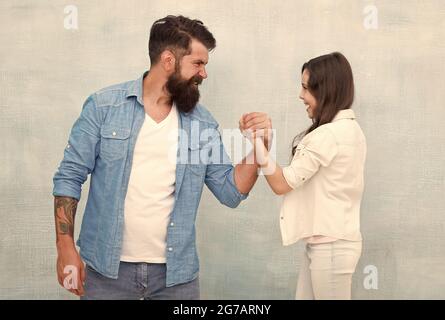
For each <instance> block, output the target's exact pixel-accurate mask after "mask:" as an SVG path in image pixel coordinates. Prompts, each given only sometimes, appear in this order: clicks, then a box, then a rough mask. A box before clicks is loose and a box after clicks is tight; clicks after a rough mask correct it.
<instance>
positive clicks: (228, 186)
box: [205, 130, 249, 208]
mask: <svg viewBox="0 0 445 320" xmlns="http://www.w3.org/2000/svg"><path fill="white" fill-rule="evenodd" d="M215 135H216V136H215V137H213V143H212V150H214V151H216V154H217V156H216V157H214V158H213V160H216V161H213V163H210V164H208V165H207V170H206V177H205V184H206V185H207V187H208V188H209V189H210V191H211V192H212V193H213V195H214V196H215V197H216V198H217V199H218V200H219V202H221V203H222V204H224V205H226V206H228V207H230V208H236V207H237V206H238V205H239V204H240V202H241V201H243V200H245V199H246V198H247V197H248V196H249V194H248V193H246V194H244V193H241V192H239V190H238V188H237V187H236V184H235V178H234V174H235V167H234V166H233V164H232V162H231V160H230V158H229V156H228V155H227V152H226V151H225V149H224V145H223V143H222V141H221V135H220V134H219V132H218V131H217V130H215Z"/></svg>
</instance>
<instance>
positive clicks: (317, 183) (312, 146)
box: [280, 109, 366, 245]
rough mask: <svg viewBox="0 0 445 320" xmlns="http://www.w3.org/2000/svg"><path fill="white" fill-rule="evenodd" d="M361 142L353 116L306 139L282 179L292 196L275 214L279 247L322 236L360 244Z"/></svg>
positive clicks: (342, 114) (340, 116)
mask: <svg viewBox="0 0 445 320" xmlns="http://www.w3.org/2000/svg"><path fill="white" fill-rule="evenodd" d="M365 158H366V139H365V136H364V134H363V132H362V130H361V128H360V126H359V124H358V123H357V121H356V120H355V114H354V111H353V110H351V109H347V110H341V111H339V112H338V113H337V115H336V116H335V118H334V119H333V120H332V122H330V123H327V124H324V125H322V126H320V127H318V128H317V129H315V130H313V131H312V132H310V133H309V134H307V135H306V136H305V137H304V138H303V139H302V140H301V142H300V143H299V144H298V146H297V150H296V152H295V155H294V157H293V159H292V162H291V163H290V165H289V166H288V167H285V168H283V175H284V178H285V179H286V181H287V183H288V184H289V186H290V187H292V189H293V190H292V191H290V192H288V193H287V194H285V195H284V199H283V203H282V206H281V211H280V228H281V235H282V240H283V245H290V244H293V243H295V242H297V241H298V240H300V239H302V238H306V237H311V236H314V235H322V236H327V237H332V238H337V239H344V240H351V241H360V240H362V236H361V233H360V204H361V200H362V195H363V188H364V181H363V180H364V178H363V175H364V166H365Z"/></svg>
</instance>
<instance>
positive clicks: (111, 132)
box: [99, 125, 130, 160]
mask: <svg viewBox="0 0 445 320" xmlns="http://www.w3.org/2000/svg"><path fill="white" fill-rule="evenodd" d="M129 137H130V129H128V128H122V127H118V126H113V125H105V126H103V127H102V128H101V130H100V152H99V155H100V157H101V158H103V159H104V160H119V159H121V158H123V157H124V156H125V155H126V154H127V150H128V141H129Z"/></svg>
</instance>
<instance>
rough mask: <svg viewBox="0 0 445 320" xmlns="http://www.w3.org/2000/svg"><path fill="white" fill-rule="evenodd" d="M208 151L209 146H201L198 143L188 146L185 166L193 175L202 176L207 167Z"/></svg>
mask: <svg viewBox="0 0 445 320" xmlns="http://www.w3.org/2000/svg"><path fill="white" fill-rule="evenodd" d="M208 151H209V148H208V147H207V146H204V147H202V146H201V145H199V144H192V145H190V146H189V147H188V152H189V162H188V163H187V167H188V169H189V170H190V172H191V173H193V175H194V176H197V177H201V178H203V177H204V175H205V172H206V168H207V161H208V156H207V154H208Z"/></svg>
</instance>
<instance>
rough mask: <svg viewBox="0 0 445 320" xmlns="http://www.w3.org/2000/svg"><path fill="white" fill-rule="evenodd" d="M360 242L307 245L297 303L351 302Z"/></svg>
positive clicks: (298, 285)
mask: <svg viewBox="0 0 445 320" xmlns="http://www.w3.org/2000/svg"><path fill="white" fill-rule="evenodd" d="M361 253H362V242H361V241H347V240H336V241H334V242H329V243H319V244H309V243H307V244H306V247H305V250H304V253H303V261H302V264H301V267H300V272H299V276H298V284H297V293H296V297H295V298H296V299H298V300H314V299H315V300H319V299H320V300H350V299H351V283H352V275H353V273H354V271H355V268H356V266H357V263H358V260H359V259H360V255H361Z"/></svg>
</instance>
